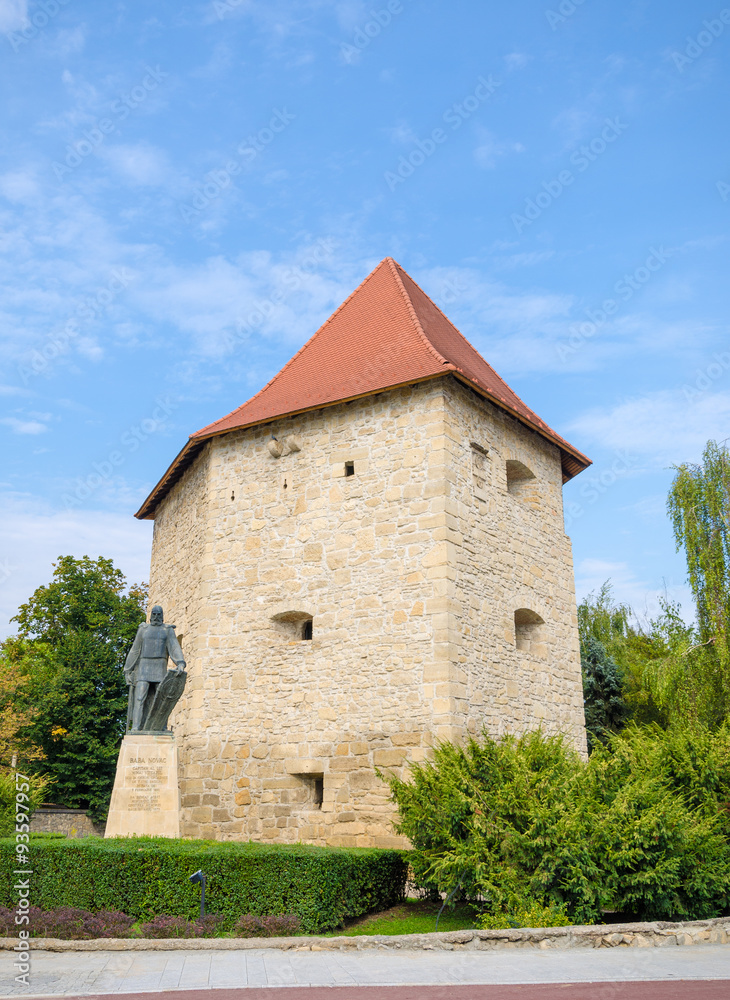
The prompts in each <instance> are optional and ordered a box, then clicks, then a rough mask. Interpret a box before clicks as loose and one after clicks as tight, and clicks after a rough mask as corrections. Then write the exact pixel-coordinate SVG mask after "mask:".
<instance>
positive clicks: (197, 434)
mask: <svg viewBox="0 0 730 1000" xmlns="http://www.w3.org/2000/svg"><path fill="white" fill-rule="evenodd" d="M390 259H391V258H389V257H384V258H383V260H381V261H380V263H379V264H378V265H377V267H374V268H373V270H372V271H371V272H370V273H369V274H367V275H366V276H365V277H364V278H363V280H362V281H361V282H360V284H359V285H358V286H357V288H356V289H355V290H354V291H352V292H350V294H349V295H348V296H347V298H346V299H345V301H344V302H342V303H340V305H339V306H338V307H337V309H335V311H334V312H333V313H332V315H331V316H329V317H328V319H326V320H325V321H324V323H323V324H322V326H320V327H318V329H316V330H315V331H314V333H313V334H312V336H311V337H310V338H309V340H307V341H305V343H303V344H302V346H301V347H300V348H299V350H298V351H297V352H296V354H293V355H292V357H290V358H289V360H288V361H287V363H286V364H285V365H284V367H283V368H280V369H279V371H278V372H277V373H276V374H275V375H273V376H272V377H271V378H270V379H269V381H268V382H267V383H266V385H265V386H263V387H262V388H261V389H259V391H258V392H257V393H254V395H253V396H251V397H250V399H247V400H246V402H245V403H241V405H240V406H237V407H236V408H235V409H233V410H231V411H230V413H226V414H225V415H224V416H222V417H220V418H219V419H218V420H213V421H211V423H209V424H206V425H205V427H201V429H200V430H199V431H196V432H195V434H191V435H190V439H191V440H193V439H198V438H200V436H201V435H202V434H203V433H204V432H205V431H207V430H208V428H209V427H215V426H216V424H219V423H221V421H223V420H226V419H227V418H228V417H232V416H233V414H234V413H238V411H239V410H242V409H243V408H244V406H248V405H249V404H250V403H252V402H253V401H254V400H255V399H258V398H259V396H260V395H261V394H262V393H264V392H266V390H267V389H268V388H269V386H270V385H273V384H274V382H276V380H277V379H278V378H279V376H280V375H283V374H284V372H285V371H286V370H287V368H289V367H290V366H291V365H293V364H294V362H295V361H296V359H297V358H298V357H299V355H300V354H301V353H302V351H304V350H305V349H306V348H307V347H309V345H310V344H311V343H312V341H314V340H316V338H317V337H318V336H319V335H320V333H322V332H323V331H324V329H325V328H326V327H327V326H329V324H330V323H331V322H332V320H333V319H334V318H335V316H337V315H338V313H340V312H342V310H343V309H344V308H345V306H346V305H347V303H348V302H349V301H350V299H352V298H353V297H354V296H355V295H357V293H358V292H359V291H360V289H361V288H363V287H364V286H365V285H366V284H367V283H368V281H370V279H371V278H372V277H374V275H375V274H377V272H378V271H379V270H380V268H381V267H382V266H383V264H385V262H386V261H387V260H390ZM394 263H395V262H394Z"/></svg>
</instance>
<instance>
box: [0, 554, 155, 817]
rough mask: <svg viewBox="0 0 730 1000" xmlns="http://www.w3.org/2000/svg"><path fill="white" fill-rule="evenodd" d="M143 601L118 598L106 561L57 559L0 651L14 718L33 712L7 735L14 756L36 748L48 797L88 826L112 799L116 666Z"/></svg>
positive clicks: (137, 596)
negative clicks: (10, 674) (79, 814)
mask: <svg viewBox="0 0 730 1000" xmlns="http://www.w3.org/2000/svg"><path fill="white" fill-rule="evenodd" d="M145 603H146V592H145V590H144V588H143V587H140V586H133V587H130V588H129V589H128V590H127V587H126V581H125V578H124V575H123V574H122V572H121V571H120V570H118V569H116V568H115V567H114V565H113V563H112V561H111V560H110V559H104V558H99V559H90V558H89V557H88V556H85V557H83V558H82V559H74V558H73V557H71V556H63V557H61V558H60V559H59V560H58V562H57V563H56V564H55V569H54V573H53V580H52V582H51V583H50V584H48V585H47V586H42V587H39V588H38V589H37V590H36V591H35V593H34V594H33V595H32V596H31V598H30V600H29V601H28V602H27V603H25V604H23V605H21V607H20V609H19V611H18V614H17V615H16V617H15V619H14V620H15V621H17V622H18V624H19V626H20V627H19V636H17V637H14V638H12V639H9V640H7V641H6V642H5V643H4V644H3V647H2V654H1V657H0V661H1V662H2V663H3V664H4V669H8V670H14V671H15V672H16V673H19V674H20V675H22V678H23V681H22V684H21V685H20V686H19V688H18V689H17V691H16V693H15V695H13V697H12V698H11V699H10V703H11V704H12V707H13V710H14V711H16V712H20V713H23V712H26V713H28V712H31V713H32V716H31V717H28V718H27V719H26V720H25V723H24V724H23V725H21V726H20V728H19V729H18V730H17V732H16V734H15V736H14V743H15V745H16V746H17V747H18V750H19V753H20V754H25V753H26V752H27V749H28V748H29V747H32V746H36V747H39V748H40V749H41V750H42V752H43V756H44V759H43V762H42V771H43V772H44V773H45V774H46V775H48V776H49V777H50V778H51V779H52V780H53V782H54V798H55V799H57V800H58V801H60V802H62V803H63V804H64V805H66V806H71V807H81V808H86V809H88V810H89V811H90V814H91V816H92V818H94V819H99V818H101V817H102V816H104V814H105V813H106V809H107V807H108V802H109V797H110V795H111V789H112V785H113V782H114V773H115V767H116V758H117V752H118V748H119V744H120V742H121V739H122V736H123V734H124V728H125V719H126V707H127V688H126V685H125V682H124V673H123V669H122V661H123V659H124V654H125V652H126V650H127V649H128V648H129V646H130V645H131V643H132V641H133V639H134V635H135V633H136V630H137V626H138V625H139V623H140V622H141V621H143V620H144V606H145ZM29 766H31V767H32V768H33V769H34V770H40V769H41V767H40V765H39V764H36V765H33V763H32V762H31V763H30V765H29Z"/></svg>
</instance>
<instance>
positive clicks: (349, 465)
mask: <svg viewBox="0 0 730 1000" xmlns="http://www.w3.org/2000/svg"><path fill="white" fill-rule="evenodd" d="M354 475H355V463H354V462H345V476H354Z"/></svg>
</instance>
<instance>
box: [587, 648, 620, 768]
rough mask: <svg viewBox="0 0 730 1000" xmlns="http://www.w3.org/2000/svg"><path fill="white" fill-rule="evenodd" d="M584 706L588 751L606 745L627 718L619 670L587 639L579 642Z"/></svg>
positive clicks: (609, 657) (609, 658) (613, 662)
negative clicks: (611, 734) (598, 744)
mask: <svg viewBox="0 0 730 1000" xmlns="http://www.w3.org/2000/svg"><path fill="white" fill-rule="evenodd" d="M580 664H581V671H582V674H583V704H584V707H585V718H586V730H587V733H588V749H589V751H592V750H593V747H594V746H595V745H596V743H605V742H606V740H607V738H608V736H609V734H610V733H617V732H618V731H619V730H621V729H623V727H624V726H625V725H626V722H627V720H628V718H629V707H628V705H627V704H626V700H625V698H624V678H623V672H622V670H621V668H620V667H619V666H618V664H617V663H616V661H615V660H614V659H613V657H611V656H609V655H608V653H607V651H606V647H605V646H604V645H603V643H602V642H600V641H599V640H598V639H595V638H593V636H588V638H587V639H586V640H585V642H582V643H581V655H580Z"/></svg>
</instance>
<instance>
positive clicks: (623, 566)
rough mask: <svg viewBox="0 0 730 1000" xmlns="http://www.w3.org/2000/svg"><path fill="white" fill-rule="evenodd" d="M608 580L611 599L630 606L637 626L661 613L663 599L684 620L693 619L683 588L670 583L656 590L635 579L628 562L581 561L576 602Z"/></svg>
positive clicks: (576, 575)
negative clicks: (674, 604)
mask: <svg viewBox="0 0 730 1000" xmlns="http://www.w3.org/2000/svg"><path fill="white" fill-rule="evenodd" d="M607 580H610V582H611V587H612V591H613V598H614V600H615V601H617V602H618V603H620V604H628V605H630V607H631V608H632V610H633V612H634V614H635V615H636V618H637V620H638V621H639V622H640V623H644V622H646V621H647V620H648V619H650V618H654V617H656V616H657V615H658V614H659V613H660V612H661V604H660V601H661V600H662V599H663V598H669V600H671V601H675V602H679V604H680V605H681V608H682V614H683V617H684V619H685V621H687V622H691V621H692V620H693V618H694V605H693V603H692V595H691V593H690V590H689V588H688V587H687V586H686V585H684V584H679V583H674V584H671V583H670V584H669V585H666V584H664V585H662V586H661V587H657V586H656V585H655V584H654V585H652V584H650V583H648V582H647V581H646V580H639V579H637V577H636V575H635V574H634V571H633V570H632V569H631V567H630V566H629V564H628V563H625V562H610V561H608V560H604V559H583V560H581V562H579V563H578V565H577V566H576V568H575V589H576V597H577V599H578V602H579V603H580V602H581V601H582V600H583V598H585V597H588V595H589V594H595V593H597V592H598V591H599V590H600V589H601V587H602V586H603V584H604V583H605V582H606V581H607Z"/></svg>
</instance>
